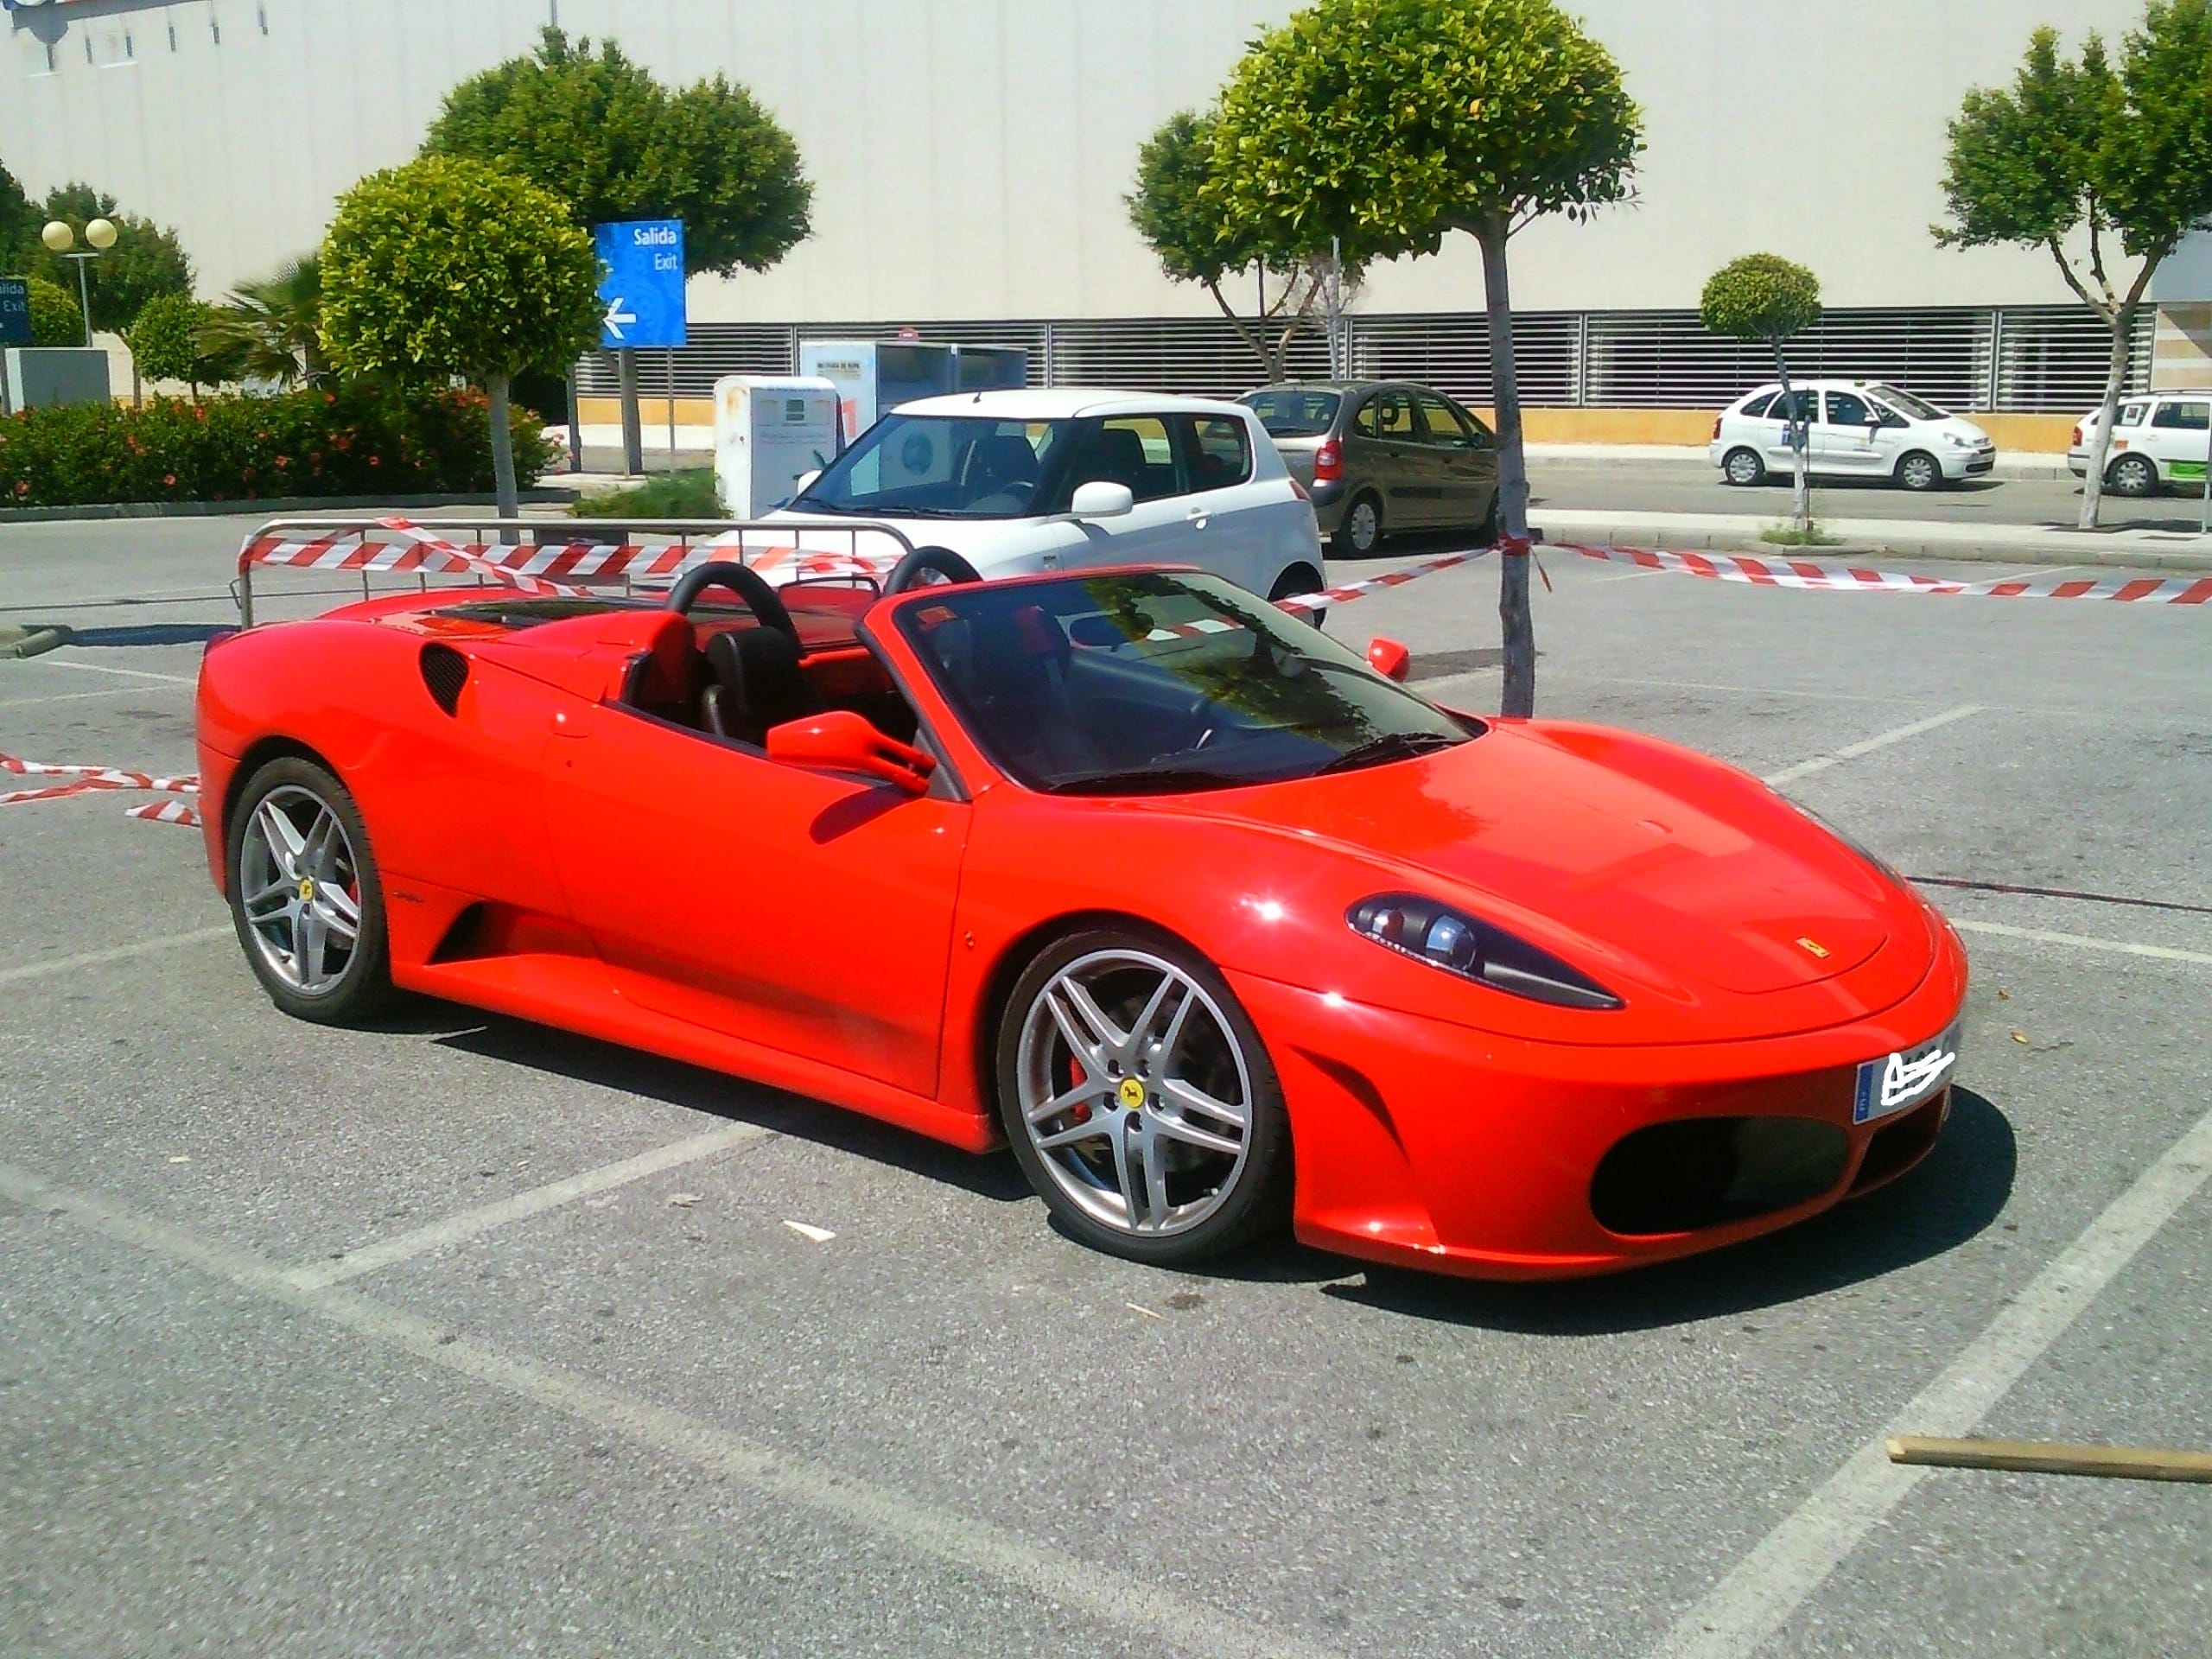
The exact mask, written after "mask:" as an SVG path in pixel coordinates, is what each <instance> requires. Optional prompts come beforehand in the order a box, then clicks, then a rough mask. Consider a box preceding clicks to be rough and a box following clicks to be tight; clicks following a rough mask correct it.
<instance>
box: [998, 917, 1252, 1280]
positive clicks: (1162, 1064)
mask: <svg viewBox="0 0 2212 1659" xmlns="http://www.w3.org/2000/svg"><path fill="white" fill-rule="evenodd" d="M1015 1064H1016V1067H1017V1070H1016V1078H1017V1083H1018V1087H1019V1091H1020V1106H1021V1117H1022V1122H1024V1123H1025V1124H1027V1126H1028V1130H1029V1139H1030V1144H1031V1145H1032V1146H1033V1147H1035V1148H1036V1151H1037V1154H1038V1157H1039V1160H1041V1161H1042V1163H1043V1164H1044V1166H1045V1168H1046V1172H1047V1173H1049V1174H1050V1175H1051V1177H1052V1182H1053V1185H1056V1186H1058V1188H1059V1190H1060V1192H1062V1193H1064V1194H1065V1196H1066V1197H1067V1198H1069V1199H1070V1200H1071V1201H1072V1202H1073V1203H1074V1204H1075V1205H1077V1207H1078V1208H1080V1209H1081V1210H1082V1211H1083V1212H1084V1215H1086V1216H1088V1217H1090V1218H1091V1219H1092V1220H1094V1221H1096V1222H1097V1223H1098V1224H1100V1225H1102V1226H1104V1227H1109V1228H1111V1229H1112V1230H1115V1231H1116V1232H1119V1233H1124V1234H1127V1235H1129V1236H1133V1237H1140V1238H1162V1237H1172V1236H1174V1235H1176V1234H1178V1233H1184V1232H1188V1231H1189V1230H1191V1229H1192V1228H1193V1227H1196V1226H1198V1224H1200V1223H1202V1222H1204V1221H1205V1219H1206V1218H1207V1217H1209V1216H1211V1215H1212V1214H1213V1213H1214V1212H1215V1211H1217V1210H1219V1209H1220V1208H1221V1206H1222V1205H1223V1204H1224V1202H1225V1201H1226V1200H1227V1198H1229V1196H1230V1193H1231V1192H1233V1191H1234V1190H1235V1189H1236V1183H1237V1179H1238V1178H1239V1177H1240V1176H1241V1175H1242V1174H1243V1172H1244V1167H1245V1163H1246V1159H1247V1154H1248V1153H1249V1149H1250V1143H1251V1131H1252V1114H1253V1106H1254V1099H1253V1093H1252V1074H1251V1070H1250V1068H1249V1066H1248V1065H1246V1063H1245V1058H1244V1053H1243V1049H1242V1047H1241V1046H1239V1045H1238V1043H1237V1040H1236V1033H1235V1030H1234V1028H1233V1027H1231V1026H1230V1022H1229V1020H1228V1018H1227V1017H1226V1016H1225V1015H1224V1014H1223V1012H1222V1009H1221V1007H1220V1005H1219V1004H1217V1002H1215V1001H1214V1000H1213V998H1212V997H1211V996H1210V995H1207V993H1206V990H1205V987H1203V986H1201V985H1199V984H1198V983H1197V982H1195V981H1194V980H1192V978H1191V977H1190V976H1188V975H1187V974H1185V972H1184V971H1183V970H1182V969H1179V968H1178V967H1176V966H1175V965H1174V964H1173V963H1169V962H1166V961H1164V960H1162V959H1161V958H1160V957H1155V956H1154V955H1152V954H1151V953H1149V952H1148V951H1143V950H1127V949H1123V950H1096V951H1093V952H1091V953H1090V955H1088V956H1084V957H1077V959H1076V960H1075V961H1073V962H1071V963H1069V964H1068V965H1067V966H1066V967H1065V968H1063V969H1060V971H1059V972H1058V973H1057V974H1055V975H1053V976H1052V978H1051V979H1049V980H1047V981H1046V983H1045V988H1043V989H1042V990H1040V991H1039V992H1038V993H1037V995H1036V997H1035V998H1034V999H1033V1001H1031V1003H1030V1005H1029V1008H1028V1011H1027V1014H1024V1015H1023V1017H1022V1024H1021V1040H1020V1050H1019V1052H1018V1056H1017V1058H1016V1062H1015ZM1232 1096H1233V1097H1232Z"/></svg>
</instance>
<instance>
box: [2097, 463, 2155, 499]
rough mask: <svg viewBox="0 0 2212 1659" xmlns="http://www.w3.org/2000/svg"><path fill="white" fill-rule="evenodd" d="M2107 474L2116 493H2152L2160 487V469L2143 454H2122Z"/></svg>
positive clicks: (2141, 494) (2132, 494) (2113, 491)
mask: <svg viewBox="0 0 2212 1659" xmlns="http://www.w3.org/2000/svg"><path fill="white" fill-rule="evenodd" d="M2107 477H2108V478H2109V479H2110V480H2112V493H2113V494H2114V495H2129V496H2145V495H2152V494H2155V493H2157V491H2158V468H2157V467H2153V466H2152V464H2151V463H2150V461H2148V460H2146V459H2145V457H2143V456H2141V455H2122V456H2121V457H2120V459H2119V460H2118V461H2114V462H2113V464H2112V471H2111V472H2110V473H2109V474H2107Z"/></svg>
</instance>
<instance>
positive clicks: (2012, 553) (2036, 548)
mask: <svg viewBox="0 0 2212 1659" xmlns="http://www.w3.org/2000/svg"><path fill="white" fill-rule="evenodd" d="M1538 516H1539V515H1538V514H1531V515H1530V517H1531V518H1537V517H1538ZM1550 539H1551V540H1552V541H1554V542H1563V541H1573V542H1586V543H1590V544H1592V545H1593V546H1595V545H1598V544H1600V543H1612V544H1614V545H1616V546H1625V547H1663V548H1672V549H1674V550H1677V551H1688V552H1698V553H1748V554H1750V555H1751V556H1753V557H1756V558H1763V559H1815V560H1832V559H1838V558H1850V559H1859V558H1869V557H1872V558H1881V557H1893V558H1908V559H1941V560H1946V561H1950V562H1954V563H1970V564H2053V565H2060V566H2069V565H2089V566H2098V567H2105V566H2109V567H2110V568H2112V569H2120V570H2126V569H2148V570H2189V571H2212V548H2189V549H2182V548H2174V549H2167V548H2159V547H2136V546H2129V547H2053V546H2051V545H2050V544H2049V543H2044V542H2014V543H2009V544H2008V543H2004V542H2002V541H1986V540H1983V541H1957V542H1953V541H1947V540H1943V539H1942V538H1936V537H1912V536H1901V537H1895V538H1891V537H1882V538H1880V539H1875V540H1869V539H1861V538H1853V539H1850V540H1846V541H1840V542H1837V543H1834V544H1833V545H1830V546H1822V547H1777V546H1776V545H1775V544H1774V543H1771V542H1763V541H1761V540H1759V538H1758V537H1757V536H1746V535H1744V534H1743V533H1741V532H1740V531H1707V530H1681V529H1669V528H1667V527H1665V526H1663V525H1659V524H1636V523H1632V522H1624V523H1621V524H1605V525H1602V526H1597V525H1581V524H1579V525H1576V526H1574V527H1573V529H1571V530H1570V529H1567V528H1565V527H1561V528H1559V529H1554V531H1552V532H1551V536H1550ZM2190 540H2191V541H2195V540H2196V537H2190Z"/></svg>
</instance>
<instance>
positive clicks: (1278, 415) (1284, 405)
mask: <svg viewBox="0 0 2212 1659" xmlns="http://www.w3.org/2000/svg"><path fill="white" fill-rule="evenodd" d="M1237 402H1239V403H1241V404H1243V405H1244V407H1245V408H1247V409H1249V410H1251V411H1252V412H1253V413H1254V414H1255V415H1256V416H1259V417H1260V424H1261V425H1262V426H1264V427H1266V428H1267V429H1268V436H1269V437H1271V438H1317V437H1319V436H1320V435H1321V434H1322V433H1324V432H1326V431H1327V430H1328V429H1330V428H1331V427H1332V426H1334V425H1335V424H1336V423H1337V408H1338V404H1342V403H1343V402H1344V399H1343V398H1342V397H1339V396H1338V395H1337V394H1336V393H1335V392H1333V391H1304V390H1302V389H1300V388H1298V387H1292V386H1275V387H1272V388H1270V389H1269V390H1268V391H1253V392H1247V393H1246V394H1245V395H1244V396H1243V397H1240V398H1238V399H1237Z"/></svg>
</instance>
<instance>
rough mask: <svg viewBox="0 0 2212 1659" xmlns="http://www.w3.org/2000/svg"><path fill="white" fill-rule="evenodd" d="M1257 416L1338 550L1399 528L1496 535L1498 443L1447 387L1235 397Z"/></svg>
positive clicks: (1307, 386) (1348, 385) (1345, 383)
mask: <svg viewBox="0 0 2212 1659" xmlns="http://www.w3.org/2000/svg"><path fill="white" fill-rule="evenodd" d="M1237 401H1238V402H1240V403H1242V404H1244V405H1245V406H1246V407H1248V408H1249V409H1250V410H1252V412H1253V413H1254V414H1255V415H1257V416H1259V417H1260V424H1261V425H1262V426H1264V427H1265V428H1267V429H1268V436H1270V437H1272V438H1273V439H1274V441H1275V448H1277V449H1278V450H1280V451H1281V453H1282V458H1283V463H1284V464H1285V465H1286V466H1287V467H1289V468H1290V474H1291V476H1292V477H1293V478H1295V479H1296V480H1298V481H1299V482H1300V484H1303V485H1304V486H1306V491H1307V493H1309V494H1311V495H1312V496H1313V512H1314V515H1315V517H1316V518H1319V521H1320V525H1321V533H1322V534H1323V535H1324V536H1326V537H1330V538H1331V543H1330V550H1331V551H1332V552H1333V553H1334V554H1336V555H1337V556H1338V557H1339V558H1359V557H1362V556H1365V555H1367V554H1370V553H1372V552H1374V551H1375V550H1376V548H1377V547H1379V546H1380V545H1381V544H1382V541H1383V536H1384V535H1385V534H1386V533H1388V532H1390V531H1402V530H1444V529H1457V530H1471V531H1474V532H1475V534H1476V535H1477V536H1478V537H1481V538H1483V539H1484V540H1486V541H1487V540H1494V539H1495V538H1496V537H1497V440H1496V439H1495V438H1493V437H1492V436H1491V430H1490V429H1489V428H1488V427H1486V426H1484V424H1483V423H1481V422H1480V421H1478V420H1477V419H1476V418H1475V417H1474V416H1472V415H1471V414H1469V413H1468V412H1467V411H1466V410H1465V409H1462V408H1461V407H1460V406H1459V404H1456V403H1454V402H1452V399H1451V398H1449V397H1446V396H1445V395H1444V394H1443V393H1442V392H1440V391H1434V390H1433V389H1431V388H1430V387H1427V386H1417V385H1408V384H1406V383H1405V382H1402V381H1395V380H1326V381H1305V382H1299V383H1295V384H1289V385H1276V386H1262V387H1261V388H1260V390H1258V391H1249V392H1247V393H1245V394H1244V396H1243V397H1241V398H1239V399H1238V400H1237Z"/></svg>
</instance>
